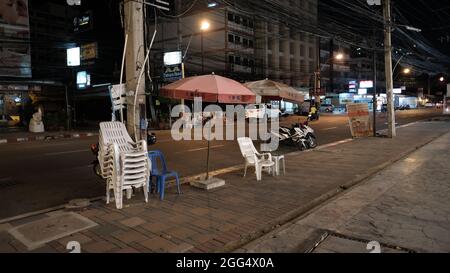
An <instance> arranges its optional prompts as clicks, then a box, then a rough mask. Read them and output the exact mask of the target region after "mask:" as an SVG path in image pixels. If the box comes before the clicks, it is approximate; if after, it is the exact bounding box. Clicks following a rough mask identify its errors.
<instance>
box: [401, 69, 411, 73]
mask: <svg viewBox="0 0 450 273" xmlns="http://www.w3.org/2000/svg"><path fill="white" fill-rule="evenodd" d="M403 73H405V74H409V73H411V69H409V68H405V69H404V70H403Z"/></svg>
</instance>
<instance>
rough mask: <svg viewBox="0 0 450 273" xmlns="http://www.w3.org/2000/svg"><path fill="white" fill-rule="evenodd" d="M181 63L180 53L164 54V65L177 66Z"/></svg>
mask: <svg viewBox="0 0 450 273" xmlns="http://www.w3.org/2000/svg"><path fill="white" fill-rule="evenodd" d="M182 62H183V58H182V54H181V51H174V52H166V53H164V65H165V66H169V65H178V64H181V63H182Z"/></svg>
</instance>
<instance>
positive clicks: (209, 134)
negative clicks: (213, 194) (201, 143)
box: [206, 126, 211, 180]
mask: <svg viewBox="0 0 450 273" xmlns="http://www.w3.org/2000/svg"><path fill="white" fill-rule="evenodd" d="M210 139H211V126H210V127H209V131H208V155H207V156H206V180H209V157H210V150H211V140H210Z"/></svg>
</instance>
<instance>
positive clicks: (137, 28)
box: [124, 0, 146, 139]
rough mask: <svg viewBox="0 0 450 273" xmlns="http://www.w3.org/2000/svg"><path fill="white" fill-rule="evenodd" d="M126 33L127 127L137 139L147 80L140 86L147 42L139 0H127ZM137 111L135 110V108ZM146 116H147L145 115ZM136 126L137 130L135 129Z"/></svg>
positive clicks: (141, 6) (125, 11)
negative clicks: (135, 98) (136, 133)
mask: <svg viewBox="0 0 450 273" xmlns="http://www.w3.org/2000/svg"><path fill="white" fill-rule="evenodd" d="M124 14H125V20H124V21H125V34H128V46H127V52H126V88H127V93H130V94H133V96H127V110H128V111H127V129H128V132H129V134H130V135H131V136H132V137H134V138H135V139H140V136H135V135H134V132H135V131H136V132H140V130H139V127H140V120H141V115H140V114H141V113H142V112H143V113H145V111H142V109H145V101H146V100H145V80H141V82H140V84H139V86H137V84H138V78H139V74H140V72H141V69H145V65H144V59H145V43H144V4H143V3H138V2H137V1H132V0H125V2H124ZM136 90H137V93H138V98H137V101H136V103H137V105H136V107H135V105H134V93H135V91H136ZM134 108H135V111H134V112H133V109H134ZM143 118H145V117H143ZM135 128H136V130H135Z"/></svg>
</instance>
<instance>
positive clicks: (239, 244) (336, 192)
mask: <svg viewBox="0 0 450 273" xmlns="http://www.w3.org/2000/svg"><path fill="white" fill-rule="evenodd" d="M448 133H449V132H445V133H443V134H440V135H438V136H437V137H434V138H432V139H431V140H429V141H427V142H425V143H423V144H421V145H419V146H415V147H414V148H412V149H410V150H408V151H406V152H404V153H402V154H400V155H399V156H397V157H395V158H393V159H391V160H389V161H386V162H384V163H383V164H380V165H378V166H376V167H373V168H372V169H370V170H368V171H367V172H366V173H364V174H362V175H360V176H359V177H358V178H355V179H353V180H352V181H350V182H348V183H346V184H344V185H341V186H340V187H338V188H336V189H333V190H330V191H329V192H327V193H324V194H322V195H321V196H319V197H317V198H315V199H314V200H312V201H311V202H309V203H308V204H306V205H304V206H301V207H300V208H298V209H296V210H293V211H290V212H288V213H286V214H284V215H282V216H280V217H278V219H276V220H274V221H272V222H270V223H269V224H267V225H266V227H264V228H261V229H259V230H256V231H254V232H253V233H251V234H247V235H245V236H244V237H242V238H241V239H240V240H237V241H234V242H230V243H228V244H227V245H225V246H224V247H223V248H221V249H219V250H216V251H215V253H230V252H234V251H237V250H239V249H241V248H245V246H246V245H247V244H249V243H251V242H254V241H257V240H258V239H260V238H261V237H263V236H265V235H267V234H269V233H271V232H273V231H275V230H276V229H278V228H280V227H282V226H283V225H286V224H289V223H290V222H292V221H295V220H299V219H302V218H304V217H305V216H307V215H308V214H309V212H311V211H312V210H314V209H315V208H317V207H319V206H321V205H323V204H324V203H326V202H328V201H331V200H332V199H334V198H337V197H339V196H340V195H341V194H343V193H345V192H347V191H348V190H350V189H352V188H354V187H355V186H357V185H360V184H361V183H363V182H365V181H367V180H368V179H370V178H372V177H373V176H375V175H376V174H377V173H379V172H380V171H382V170H384V169H386V168H387V167H389V166H390V165H392V164H394V163H396V162H398V161H400V160H402V159H403V158H405V157H407V156H408V155H410V154H412V153H413V152H415V151H417V150H418V149H420V148H422V147H425V146H426V145H428V144H430V143H431V142H433V141H435V140H437V139H439V138H441V137H443V136H444V135H446V134H448Z"/></svg>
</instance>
